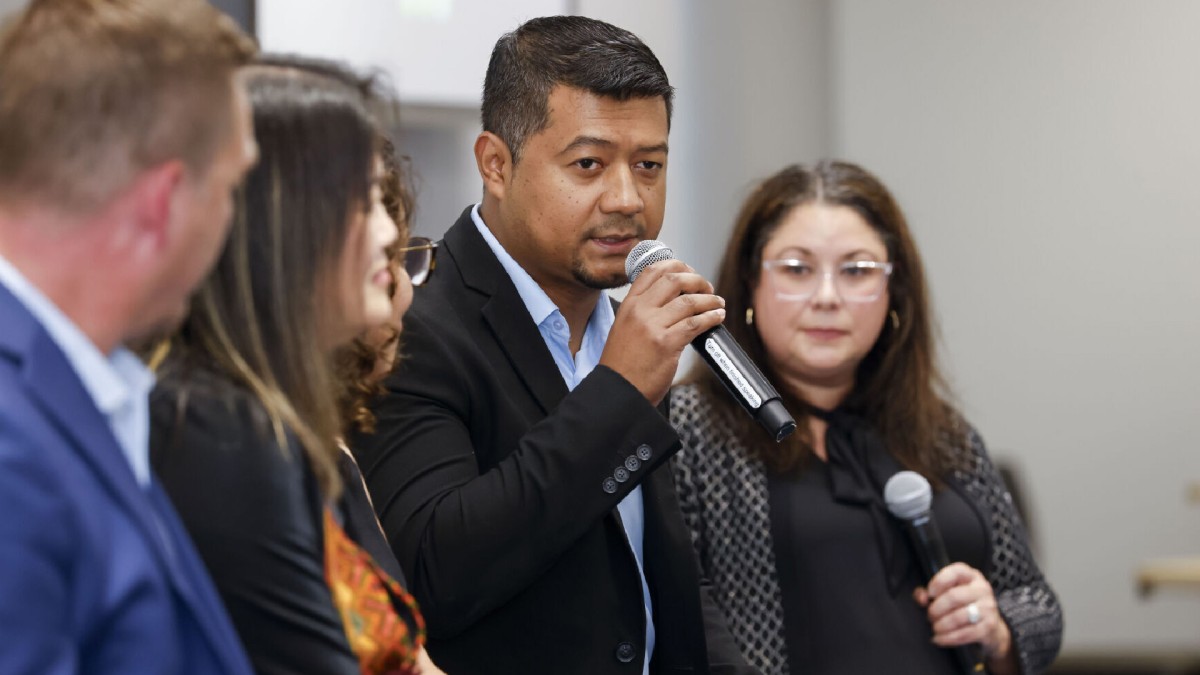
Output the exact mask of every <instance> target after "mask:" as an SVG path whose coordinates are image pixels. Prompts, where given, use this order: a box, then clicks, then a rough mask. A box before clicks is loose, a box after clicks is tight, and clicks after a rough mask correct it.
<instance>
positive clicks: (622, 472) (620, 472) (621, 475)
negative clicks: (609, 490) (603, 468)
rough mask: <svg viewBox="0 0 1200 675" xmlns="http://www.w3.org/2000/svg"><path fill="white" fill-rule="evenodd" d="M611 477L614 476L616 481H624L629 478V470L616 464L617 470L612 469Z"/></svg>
mask: <svg viewBox="0 0 1200 675" xmlns="http://www.w3.org/2000/svg"><path fill="white" fill-rule="evenodd" d="M613 478H616V479H617V482H618V483H624V482H625V481H627V480H629V471H628V470H626V469H625V467H623V466H618V467H617V470H616V471H613Z"/></svg>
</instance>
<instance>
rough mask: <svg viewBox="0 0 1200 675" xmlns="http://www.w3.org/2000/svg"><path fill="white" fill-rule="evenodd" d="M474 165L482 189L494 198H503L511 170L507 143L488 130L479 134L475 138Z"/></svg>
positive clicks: (510, 158)
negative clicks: (477, 170) (480, 180)
mask: <svg viewBox="0 0 1200 675" xmlns="http://www.w3.org/2000/svg"><path fill="white" fill-rule="evenodd" d="M475 165H476V166H477V167H478V168H479V177H480V178H482V179H483V189H484V191H485V192H487V193H488V194H490V195H491V196H492V197H493V198H494V199H504V193H505V190H506V189H507V187H508V184H509V181H511V180H512V170H513V162H512V153H511V152H509V151H508V144H507V143H505V142H504V140H503V139H501V138H500V137H499V136H497V135H496V134H493V133H492V132H490V131H485V132H483V133H481V134H479V137H478V138H476V139H475Z"/></svg>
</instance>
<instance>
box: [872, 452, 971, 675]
mask: <svg viewBox="0 0 1200 675" xmlns="http://www.w3.org/2000/svg"><path fill="white" fill-rule="evenodd" d="M883 500H884V501H885V502H887V507H888V511H891V512H892V515H893V516H895V517H896V518H898V519H900V520H901V521H903V522H904V524H905V525H907V526H908V527H907V529H908V534H909V536H911V537H912V541H913V545H914V546H916V549H917V555H918V556H920V558H921V565H922V567H923V571H924V572H925V573H926V574H928V575H929V577H930V578H933V575H935V574H937V573H938V571H939V570H941V569H942V568H943V567H945V566H947V565H949V564H950V557H949V556H947V555H946V545H945V544H944V543H942V533H941V531H939V530H938V526H937V523H936V522H934V520H933V512H932V511H931V510H930V506H931V505H932V504H933V490H931V489H930V487H929V481H927V480H925V477H924V476H922V475H921V474H919V473H917V472H915V471H900V472H897V473H896V475H894V476H892V477H891V478H889V479H888V482H887V485H884V486H883ZM954 653H955V657H956V658H957V659H958V662H959V664H960V665H961V666H962V667H963V672H964V673H982V672H984V669H983V649H982V648H981V647H980V645H979V643H972V644H969V645H960V646H958V647H955V648H954Z"/></svg>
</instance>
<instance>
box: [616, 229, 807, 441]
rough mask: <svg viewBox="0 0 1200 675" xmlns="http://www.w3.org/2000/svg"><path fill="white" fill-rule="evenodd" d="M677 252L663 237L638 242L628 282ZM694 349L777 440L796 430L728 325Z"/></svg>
mask: <svg viewBox="0 0 1200 675" xmlns="http://www.w3.org/2000/svg"><path fill="white" fill-rule="evenodd" d="M674 259H675V252H674V251H672V250H671V249H670V248H668V247H667V245H666V244H664V243H662V242H661V241H655V240H653V239H647V240H645V241H640V242H638V244H637V246H634V247H633V250H632V251H630V252H629V256H628V257H626V258H625V272H626V273H627V274H628V275H629V283H633V282H634V280H635V279H637V278H638V275H640V274H641V273H642V271H643V270H645V269H646V268H647V267H649V266H651V265H653V264H654V263H656V262H662V261H663V260H674ZM692 348H693V349H695V350H696V351H697V352H698V353H699V354H700V357H701V358H702V359H704V362H705V363H707V364H708V367H709V368H712V370H713V372H714V373H716V375H717V378H718V379H720V380H721V384H724V385H725V388H726V389H728V390H729V393H730V394H733V397H734V398H736V399H737V401H738V403H741V404H742V407H743V408H745V409H746V412H748V413H750V416H751V417H753V418H754V419H756V420H758V423H759V424H761V425H763V427H764V428H765V429H766V430H767V433H769V434H771V438H774V439H775V442H777V443H778V442H779V441H781V440H783V438H784V437H785V436H787V435H788V434H790V433H792V432H793V431H795V430H796V420H794V419H792V416H791V415H790V414H788V411H787V409H786V408H784V407H783V401H781V400H780V398H779V392H777V391H775V387H772V386H771V383H770V382H768V381H767V378H766V377H763V374H762V372H760V371H759V370H758V367H757V366H755V365H754V362H753V361H751V360H750V358H749V357H748V356H746V352H744V351H742V348H741V347H740V346H738V343H737V342H735V341H734V339H733V336H732V335H730V334H729V331H727V330H725V326H716V327H714V328H710V329H708V330H706V331H704V332H703V333H701V334H700V335H697V336H696V338H695V339H694V340H692Z"/></svg>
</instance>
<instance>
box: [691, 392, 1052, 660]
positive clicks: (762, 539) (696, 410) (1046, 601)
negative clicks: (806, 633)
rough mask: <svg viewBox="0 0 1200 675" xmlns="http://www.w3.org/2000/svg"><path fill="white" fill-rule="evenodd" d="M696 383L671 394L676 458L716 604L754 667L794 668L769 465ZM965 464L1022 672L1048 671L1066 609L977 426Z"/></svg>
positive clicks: (962, 476)
mask: <svg viewBox="0 0 1200 675" xmlns="http://www.w3.org/2000/svg"><path fill="white" fill-rule="evenodd" d="M722 420H723V416H722V415H721V414H719V413H718V411H717V410H716V409H714V407H713V405H712V403H711V402H710V401H709V400H707V398H706V395H705V394H704V392H703V390H701V389H699V388H697V387H696V386H695V385H681V386H677V387H675V388H674V389H673V390H672V392H671V422H672V424H673V425H674V426H675V428H676V430H677V431H678V432H679V435H680V437H681V438H682V440H683V449H682V450H680V451H679V453H678V454H677V455H676V456H675V457H674V458H673V459H672V469H673V471H674V477H675V487H676V490H677V491H678V493H679V501H680V506H681V507H682V509H683V515H684V520H685V521H686V523H687V525H688V528H689V529H690V530H691V534H692V543H693V545H694V546H695V548H696V552H697V554H698V556H699V559H700V564H701V567H702V569H703V572H704V576H705V577H707V579H708V580H709V581H710V582H711V583H712V584H713V590H714V595H715V596H716V597H715V599H716V602H717V605H718V606H719V607H720V608H721V610H722V612H724V614H725V618H726V621H727V622H728V625H729V629H730V631H731V632H732V633H733V636H734V639H735V640H736V641H737V642H738V646H739V647H741V650H742V653H743V654H744V655H745V657H746V659H747V660H748V661H749V662H750V663H751V665H754V666H757V667H758V668H759V669H761V670H762V672H763V674H764V675H782V674H786V673H788V672H789V671H788V663H787V651H786V646H785V642H784V631H783V605H782V602H781V595H780V589H779V581H778V576H777V573H776V569H775V553H774V547H773V544H772V541H771V525H770V521H769V519H768V513H769V506H768V496H767V473H766V468H765V467H764V465H763V463H762V461H761V460H759V459H757V458H755V457H753V456H752V455H751V453H749V452H748V450H747V448H746V445H745V443H744V442H743V441H742V440H741V439H739V438H738V437H737V436H736V434H735V433H734V431H733V429H732V428H731V426H730V425H728V424H727V423H723V422H722ZM967 438H968V442H967V443H966V444H965V447H962V448H961V452H960V455H961V456H962V459H963V462H962V464H961V467H960V468H959V469H956V470H955V471H953V472H952V474H951V475H950V476H947V477H946V480H947V482H954V483H956V484H957V486H958V487H960V488H961V490H962V493H963V494H964V495H965V496H967V497H968V498H969V499H972V500H973V501H975V503H976V506H977V507H978V509H979V512H980V513H983V514H988V516H989V517H988V522H987V526H988V529H989V532H988V534H989V542H990V545H989V548H990V551H989V561H990V564H989V565H988V569H985V570H982V572H983V573H984V574H985V575H986V576H987V579H988V581H989V582H991V584H992V588H993V589H994V591H995V593H996V601H997V604H998V605H999V608H1000V613H1001V615H1002V616H1003V617H1004V619H1005V621H1006V622H1007V623H1008V626H1009V629H1010V630H1011V632H1012V636H1013V647H1014V649H1015V650H1016V652H1017V658H1018V662H1019V664H1020V667H1021V672H1022V673H1024V674H1025V675H1034V674H1035V673H1040V672H1042V671H1044V670H1045V669H1046V668H1047V667H1048V666H1049V665H1050V663H1051V662H1052V661H1053V660H1054V658H1055V656H1056V655H1057V654H1058V649H1059V646H1060V644H1061V641H1062V628H1063V619H1062V609H1061V607H1060V606H1059V603H1058V599H1057V597H1056V596H1055V594H1054V591H1053V590H1051V588H1050V586H1049V585H1048V584H1047V583H1046V581H1045V579H1044V578H1043V576H1042V573H1041V570H1039V569H1038V566H1037V564H1036V563H1035V562H1034V560H1033V556H1032V554H1031V552H1030V549H1029V537H1028V536H1027V534H1026V531H1025V526H1024V525H1023V524H1022V522H1021V520H1020V517H1019V516H1018V515H1017V512H1016V510H1015V508H1014V507H1013V501H1012V497H1011V495H1010V494H1009V492H1008V489H1007V488H1006V487H1005V486H1004V483H1003V481H1002V480H1001V478H1000V476H999V474H998V473H997V472H996V469H995V467H994V466H993V465H992V462H991V460H990V459H989V458H988V454H987V450H986V449H985V448H984V445H983V441H982V439H981V438H980V437H979V434H978V433H976V432H975V430H974V429H971V430H970V432H969V434H968V435H967Z"/></svg>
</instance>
